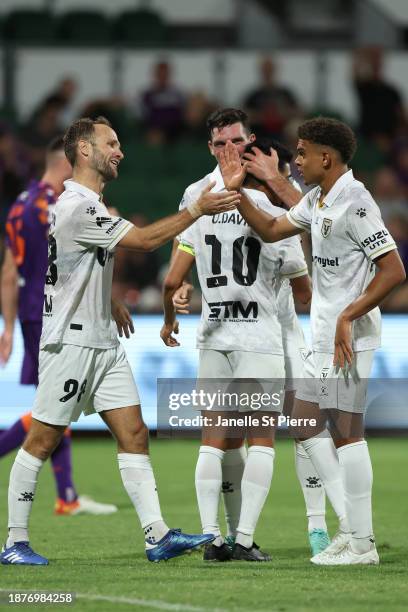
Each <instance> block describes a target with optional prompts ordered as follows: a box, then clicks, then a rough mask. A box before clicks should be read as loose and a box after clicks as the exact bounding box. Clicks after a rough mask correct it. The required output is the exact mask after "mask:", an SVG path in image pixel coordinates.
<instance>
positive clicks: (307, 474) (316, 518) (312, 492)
mask: <svg viewBox="0 0 408 612" xmlns="http://www.w3.org/2000/svg"><path fill="white" fill-rule="evenodd" d="M295 467H296V474H297V477H298V479H299V482H300V486H301V488H302V492H303V497H304V498H305V504H306V516H307V518H308V530H309V531H312V530H313V529H324V530H325V531H327V525H326V494H325V491H324V486H323V484H322V482H321V480H320V478H319V476H318V474H317V472H316V470H315V468H314V466H313V463H312V461H311V459H310V457H309V455H308V454H307V452H306V451H305V449H304V448H303V446H302V443H301V442H295Z"/></svg>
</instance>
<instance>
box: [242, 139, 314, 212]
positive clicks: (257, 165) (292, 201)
mask: <svg viewBox="0 0 408 612" xmlns="http://www.w3.org/2000/svg"><path fill="white" fill-rule="evenodd" d="M252 151H253V153H245V155H244V159H246V160H247V161H246V168H247V171H248V172H250V173H251V174H253V175H254V176H256V177H257V178H258V179H260V180H261V181H264V182H265V183H266V184H267V185H268V187H270V189H272V190H273V191H274V192H275V193H276V195H277V196H278V197H279V198H280V199H281V200H282V201H283V202H284V203H285V204H286V205H287V206H288V207H289V208H292V206H295V205H296V204H298V203H299V202H300V200H301V199H302V194H301V193H300V192H299V191H298V190H297V189H296V188H295V187H294V186H293V185H292V184H291V183H290V182H289V181H288V180H287V179H286V178H285V177H284V176H282V174H281V172H280V171H279V165H278V164H279V158H278V154H277V153H276V151H275V150H274V149H272V148H271V154H270V155H265V153H263V152H262V151H261V150H260V149H258V148H257V147H255V146H254V147H252Z"/></svg>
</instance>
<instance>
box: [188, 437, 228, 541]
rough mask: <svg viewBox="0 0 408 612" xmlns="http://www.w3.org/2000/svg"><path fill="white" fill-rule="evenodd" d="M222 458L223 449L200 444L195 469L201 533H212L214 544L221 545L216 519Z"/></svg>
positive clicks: (218, 525)
mask: <svg viewBox="0 0 408 612" xmlns="http://www.w3.org/2000/svg"><path fill="white" fill-rule="evenodd" d="M223 458H224V451H222V450H220V449H218V448H214V447H213V446H200V452H199V454H198V459H197V465H196V471H195V486H196V493H197V502H198V509H199V511H200V518H201V525H202V528H203V533H213V534H214V535H215V536H216V537H215V540H214V541H213V544H215V546H221V544H222V543H223V539H222V537H221V532H220V524H219V521H218V506H219V503H220V493H221V484H222V467H221V464H222V460H223Z"/></svg>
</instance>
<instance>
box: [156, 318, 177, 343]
mask: <svg viewBox="0 0 408 612" xmlns="http://www.w3.org/2000/svg"><path fill="white" fill-rule="evenodd" d="M173 333H174V334H178V333H179V324H178V321H174V323H164V325H163V327H162V328H161V331H160V338H161V339H162V340H163V342H164V344H165V345H166V346H180V342H177V340H176V339H175V338H173V336H172V334H173Z"/></svg>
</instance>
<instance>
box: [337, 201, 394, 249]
mask: <svg viewBox="0 0 408 612" xmlns="http://www.w3.org/2000/svg"><path fill="white" fill-rule="evenodd" d="M359 195H360V194H359ZM347 229H348V231H349V233H350V236H351V238H352V239H353V240H354V241H355V242H356V243H357V244H358V246H359V247H360V248H362V249H363V251H364V253H365V254H366V256H367V257H368V258H369V259H370V260H372V261H373V260H375V259H376V258H377V257H378V256H379V255H384V253H387V252H388V251H393V250H394V249H396V248H397V246H396V244H395V242H394V239H393V238H392V236H391V235H390V233H389V231H388V230H387V229H386V227H385V225H384V222H383V220H382V218H381V213H380V209H379V208H378V206H377V204H376V203H375V202H374V200H373V198H372V197H371V195H370V194H369V193H368V191H365V192H364V193H363V194H361V195H360V198H359V199H358V201H353V203H352V204H351V205H350V207H349V208H348V210H347Z"/></svg>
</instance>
